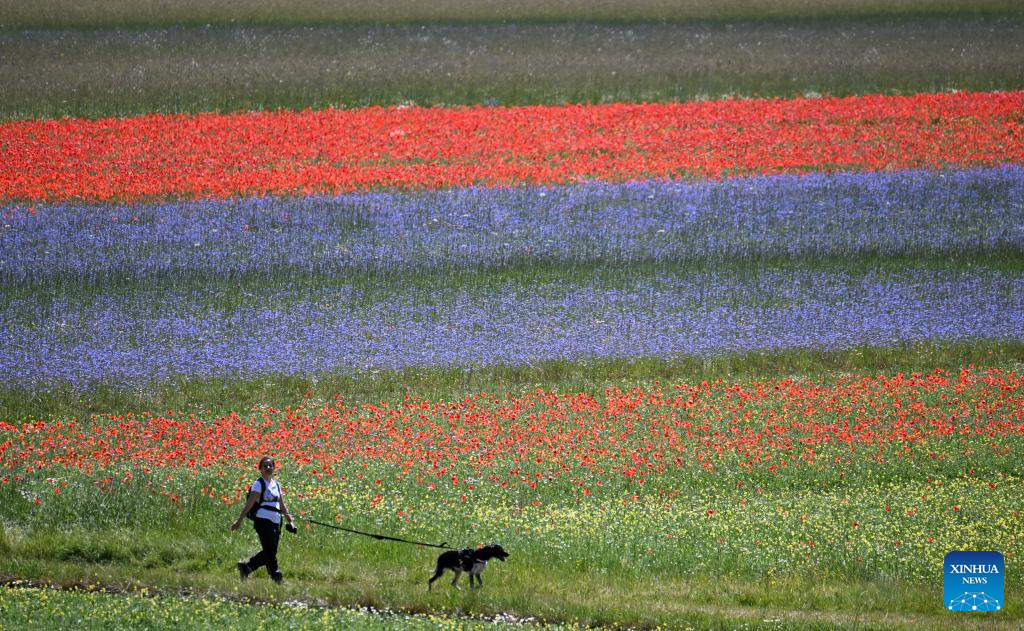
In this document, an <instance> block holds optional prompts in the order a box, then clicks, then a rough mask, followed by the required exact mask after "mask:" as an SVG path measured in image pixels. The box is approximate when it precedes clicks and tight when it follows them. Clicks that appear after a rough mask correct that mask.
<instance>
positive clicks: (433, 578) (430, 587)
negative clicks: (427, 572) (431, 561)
mask: <svg viewBox="0 0 1024 631" xmlns="http://www.w3.org/2000/svg"><path fill="white" fill-rule="evenodd" d="M442 574H444V568H443V567H441V566H440V565H438V566H437V570H435V571H434V575H433V576H431V577H430V580H429V581H427V591H428V592H429V591H432V590H433V589H434V581H436V580H437V579H439V578H441V575H442Z"/></svg>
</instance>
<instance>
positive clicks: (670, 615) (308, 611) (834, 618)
mask: <svg viewBox="0 0 1024 631" xmlns="http://www.w3.org/2000/svg"><path fill="white" fill-rule="evenodd" d="M725 587H726V589H728V588H730V587H732V586H731V585H728V584H726V585H725ZM846 587H848V588H851V589H852V588H865V587H866V588H867V589H871V588H872V586H870V585H869V586H864V585H860V586H854V585H849V586H846ZM678 588H679V585H676V584H673V585H663V586H655V587H652V588H649V589H643V588H640V589H637V590H636V591H634V592H633V593H631V594H629V595H628V597H629V599H630V600H632V601H633V602H635V603H637V604H638V606H639V607H648V608H650V610H651V611H652V612H654V613H653V615H652V616H651V617H650V618H649V619H647V620H644V619H640V618H635V619H630V620H621V621H619V620H610V619H601V617H600V615H598V616H597V617H587V616H586V615H584V616H583V617H581V618H576V619H572V620H566V619H560V618H559V617H558V613H557V611H555V610H549V608H550V607H553V606H558V607H561V606H562V604H558V605H556V604H555V601H557V600H560V601H562V602H563V603H569V604H570V605H573V606H577V605H578V604H579V603H578V600H579V599H580V594H579V592H578V590H576V589H575V588H574V587H565V588H563V589H560V590H558V591H557V592H555V593H552V594H549V595H547V597H546V598H540V599H538V600H537V601H536V602H535V609H534V610H533V611H530V610H526V611H516V612H498V611H489V612H485V613H479V612H477V611H475V609H476V607H475V605H474V603H476V602H477V601H478V600H479V598H480V597H479V596H478V595H477V594H475V593H468V592H462V593H458V594H454V595H453V594H448V597H447V598H446V600H447V601H448V603H449V605H448V606H447V608H446V609H445V610H443V611H442V612H438V613H431V614H429V615H428V614H426V613H422V612H419V611H418V608H417V607H413V608H412V609H410V610H401V609H389V608H387V607H386V606H385V607H383V608H382V607H381V605H379V604H378V603H370V604H366V605H364V604H362V603H360V604H357V605H356V606H355V608H354V607H353V606H351V605H347V606H337V605H333V604H329V603H325V602H324V601H323V600H322V599H309V598H305V599H304V598H303V597H302V596H301V595H297V594H296V590H295V589H294V588H289V590H288V593H287V596H285V595H281V594H274V593H270V592H267V593H260V594H258V595H253V594H251V593H248V594H247V593H240V592H239V591H238V590H233V591H232V590H227V591H225V590H217V589H203V588H196V587H191V588H179V589H175V590H169V589H167V587H166V585H163V584H161V585H158V586H157V585H154V586H146V585H144V584H142V583H140V582H135V583H131V584H126V583H121V582H118V581H112V582H104V581H103V580H102V579H98V580H97V579H95V578H93V577H85V576H83V577H82V580H74V579H72V580H67V581H54V580H38V581H34V580H24V579H18V578H12V577H9V576H2V575H0V611H4V612H5V614H6V615H7V616H8V617H9V618H8V620H9V621H10V622H12V623H15V624H17V625H18V627H19V628H45V625H46V624H47V623H52V622H53V621H54V620H53V619H54V618H55V617H57V616H67V615H68V613H69V612H72V611H74V610H75V609H77V608H82V609H88V610H90V611H93V612H97V611H98V612H110V611H111V610H115V609H122V610H133V611H135V612H138V611H140V610H142V611H146V610H149V611H148V614H143V616H145V617H147V618H149V619H148V620H146V619H145V618H143V620H145V624H146V626H147V627H148V628H171V626H170V625H168V626H166V627H165V626H164V623H162V621H161V620H160V618H161V614H160V613H159V612H160V611H161V610H167V609H171V610H174V611H176V612H183V613H184V616H185V619H186V620H188V618H189V617H193V616H194V618H195V619H199V618H200V617H201V616H204V615H207V616H208V615H210V610H211V609H215V610H216V611H217V617H216V618H214V620H216V619H221V620H223V618H224V617H226V616H228V615H230V616H238V617H244V616H245V615H247V614H249V613H250V612H258V615H259V616H260V617H259V620H260V621H261V622H264V623H267V624H276V623H277V622H278V621H280V622H282V623H284V624H287V625H288V626H293V625H296V624H299V625H301V624H302V622H303V620H304V619H305V618H307V617H308V616H310V615H313V616H314V617H315V618H317V619H320V620H324V619H329V618H333V619H335V620H337V619H338V618H340V619H343V620H345V621H346V622H347V624H348V625H356V626H359V627H360V628H377V625H380V626H381V627H389V626H390V625H391V624H393V623H395V622H400V624H401V625H402V626H418V625H420V624H424V625H428V626H429V627H430V628H452V627H457V628H477V626H478V625H479V626H481V627H483V626H489V627H491V628H494V626H501V624H502V623H504V622H514V624H515V625H516V626H517V627H519V628H525V629H531V628H551V626H554V627H555V628H563V627H562V626H561V625H566V624H568V625H571V626H573V628H575V626H574V625H576V624H580V623H582V624H588V625H595V626H614V627H616V628H632V629H647V628H654V627H655V626H657V625H668V626H669V627H671V628H682V627H683V626H688V625H695V626H696V627H699V628H709V629H727V628H736V627H737V626H743V627H744V628H754V629H781V628H786V629H793V628H795V629H853V628H856V629H911V628H928V629H969V628H975V625H977V624H979V623H982V624H984V628H986V629H993V630H1000V629H1019V628H1020V619H1019V618H1011V617H1007V616H1000V615H998V614H994V615H986V616H984V618H983V619H981V618H982V617H981V616H977V615H970V614H950V613H934V614H926V613H915V614H905V613H887V612H878V611H866V612H856V611H852V610H820V609H815V608H813V607H805V606H800V604H799V602H796V601H795V602H794V605H793V606H792V607H783V606H753V605H748V606H744V605H713V604H703V603H700V602H691V601H688V600H687V599H686V598H680V597H679V594H678V592H677V591H675V590H677V589H678ZM44 592H45V593H46V594H48V596H46V597H43V598H40V594H43V593H44ZM586 596H587V597H589V594H587V595H586ZM254 604H256V605H259V606H255V607H254ZM358 607H364V608H363V609H359V608H358ZM545 610H547V611H545ZM368 613H369V614H371V615H370V616H369V619H367V618H366V616H367V614H368ZM136 615H137V616H138V613H136ZM282 618H283V619H284V620H281V619H282ZM143 620H137V622H142V621H143ZM285 621H287V622H285ZM208 622H209V619H208ZM33 624H36V625H39V626H32V625H33ZM25 625H27V626H25ZM434 625H436V627H434ZM549 625H550V626H549ZM623 625H625V627H623ZM218 626H221V625H218V624H216V623H214V624H213V625H212V627H213V628H217V627H218Z"/></svg>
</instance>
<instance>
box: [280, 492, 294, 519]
mask: <svg viewBox="0 0 1024 631" xmlns="http://www.w3.org/2000/svg"><path fill="white" fill-rule="evenodd" d="M278 499H279V500H280V502H281V515H282V516H283V517H284V518H285V519H287V520H288V523H289V524H290V523H292V514H291V513H289V512H288V508H287V507H285V505H284V491H281V497H280V498H278Z"/></svg>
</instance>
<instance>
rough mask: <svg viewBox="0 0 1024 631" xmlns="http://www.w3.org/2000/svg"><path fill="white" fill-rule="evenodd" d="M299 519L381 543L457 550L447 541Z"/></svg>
mask: <svg viewBox="0 0 1024 631" xmlns="http://www.w3.org/2000/svg"><path fill="white" fill-rule="evenodd" d="M299 519H301V520H302V521H305V522H309V523H311V524H316V525H318V526H324V527H326V528H333V529H335V530H344V531H345V532H351V533H353V534H357V535H363V536H364V537H372V538H373V539H377V540H380V541H397V542H399V543H411V544H414V545H417V546H425V547H428V548H443V549H445V550H456V549H457V548H453V547H451V546H450V545H448V542H447V541H445V542H444V543H423V542H422V541H410V540H409V539H400V538H398V537H389V536H387V535H378V534H374V533H372V532H363V531H362V530H355V529H354V528H345V527H344V526H337V525H335V524H328V523H326V522H322V521H317V520H315V519H310V518H309V517H299Z"/></svg>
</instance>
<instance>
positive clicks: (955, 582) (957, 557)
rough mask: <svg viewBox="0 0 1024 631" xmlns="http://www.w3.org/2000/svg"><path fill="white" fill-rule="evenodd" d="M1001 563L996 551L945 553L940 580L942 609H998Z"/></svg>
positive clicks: (1000, 606) (1003, 575)
mask: <svg viewBox="0 0 1024 631" xmlns="http://www.w3.org/2000/svg"><path fill="white" fill-rule="evenodd" d="M1005 567H1006V566H1005V564H1004V563H1003V555H1002V554H1001V553H999V552H950V553H949V554H947V555H946V561H945V568H944V570H945V577H946V578H945V581H944V583H943V587H944V589H943V598H944V603H943V604H944V605H945V607H946V610H948V611H1001V610H1002V608H1003V605H1004V603H1003V592H1004V590H1003V585H1004V577H1005V573H1004V571H1003V570H1004V568H1005Z"/></svg>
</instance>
